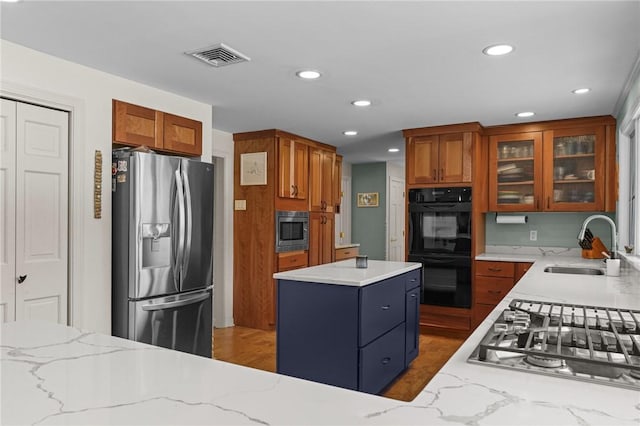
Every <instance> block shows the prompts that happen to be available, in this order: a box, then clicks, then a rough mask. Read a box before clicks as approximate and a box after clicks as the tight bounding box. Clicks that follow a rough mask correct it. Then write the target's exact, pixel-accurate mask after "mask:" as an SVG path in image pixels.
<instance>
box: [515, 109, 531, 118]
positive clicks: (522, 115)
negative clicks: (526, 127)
mask: <svg viewBox="0 0 640 426" xmlns="http://www.w3.org/2000/svg"><path fill="white" fill-rule="evenodd" d="M534 115H536V113H535V112H533V111H525V112H519V113H517V114H516V117H520V118H526V117H533V116H534Z"/></svg>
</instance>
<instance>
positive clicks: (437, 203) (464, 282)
mask: <svg viewBox="0 0 640 426" xmlns="http://www.w3.org/2000/svg"><path fill="white" fill-rule="evenodd" d="M408 260H409V261H410V262H420V263H422V280H423V282H422V287H421V291H420V303H422V304H426V305H438V306H448V307H454V308H470V307H471V188H470V187H454V188H419V189H410V190H409V259H408Z"/></svg>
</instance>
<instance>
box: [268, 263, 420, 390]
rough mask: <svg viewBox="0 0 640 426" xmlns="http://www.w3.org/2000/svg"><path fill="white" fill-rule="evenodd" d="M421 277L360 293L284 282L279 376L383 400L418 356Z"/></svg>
mask: <svg viewBox="0 0 640 426" xmlns="http://www.w3.org/2000/svg"><path fill="white" fill-rule="evenodd" d="M420 274H421V270H420V269H417V270H414V271H410V272H407V273H405V274H401V275H398V276H395V277H391V278H388V279H385V280H382V281H379V282H376V283H372V284H369V285H366V286H362V287H356V286H348V285H337V284H323V283H310V282H299V281H290V280H278V290H277V292H278V304H277V305H278V314H277V315H278V316H277V325H276V330H277V336H276V338H277V354H276V364H277V365H276V370H277V372H278V373H280V374H286V375H289V376H293V377H299V378H302V379H306V380H312V381H316V382H320V383H325V384H329V385H333V386H339V387H343V388H347V389H353V390H359V391H362V392H368V393H374V394H375V393H380V392H381V391H382V390H383V389H384V388H385V387H386V386H388V385H389V384H390V383H391V382H392V381H393V380H394V379H395V378H396V377H397V376H398V375H399V374H400V373H402V371H404V370H405V368H406V367H407V366H408V365H409V363H410V362H411V361H412V360H413V359H415V357H416V356H417V355H418V348H419V346H418V337H419V328H418V327H419V325H418V318H419V312H418V310H419V294H418V292H419V283H421V282H422V280H421V277H420Z"/></svg>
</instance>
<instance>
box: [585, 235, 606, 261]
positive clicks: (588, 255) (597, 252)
mask: <svg viewBox="0 0 640 426" xmlns="http://www.w3.org/2000/svg"><path fill="white" fill-rule="evenodd" d="M602 252H605V253H609V250H608V249H607V246H605V245H604V244H603V243H602V241H601V240H600V238H598V237H593V240H592V241H591V248H590V249H582V257H584V258H585V259H604V257H605V256H604V255H603V254H602Z"/></svg>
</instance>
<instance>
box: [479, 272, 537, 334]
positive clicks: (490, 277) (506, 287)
mask: <svg viewBox="0 0 640 426" xmlns="http://www.w3.org/2000/svg"><path fill="white" fill-rule="evenodd" d="M531 265H532V263H527V262H496V261H488V260H476V262H475V267H476V268H475V271H476V272H475V277H474V283H473V300H474V302H473V325H474V327H477V326H478V325H479V324H480V323H481V322H482V321H483V320H484V319H485V318H486V317H487V315H489V313H491V311H493V308H495V307H496V305H497V304H498V303H500V301H501V300H502V299H503V298H504V296H506V294H507V293H509V291H511V289H512V288H513V286H514V285H515V284H516V283H517V282H518V281H519V280H520V278H522V276H523V275H524V274H525V273H526V272H527V271H528V270H529V268H530V267H531Z"/></svg>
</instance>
